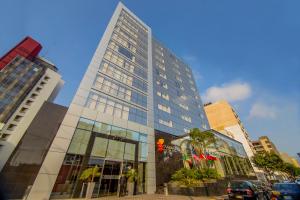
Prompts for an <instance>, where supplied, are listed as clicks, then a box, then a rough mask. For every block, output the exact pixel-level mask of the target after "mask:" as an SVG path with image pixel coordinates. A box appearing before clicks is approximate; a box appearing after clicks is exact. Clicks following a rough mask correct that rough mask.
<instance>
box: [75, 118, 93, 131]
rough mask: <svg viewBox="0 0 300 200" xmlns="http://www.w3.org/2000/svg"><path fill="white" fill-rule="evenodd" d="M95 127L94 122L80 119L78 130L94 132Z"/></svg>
mask: <svg viewBox="0 0 300 200" xmlns="http://www.w3.org/2000/svg"><path fill="white" fill-rule="evenodd" d="M93 125H94V121H92V120H89V119H85V118H80V119H79V122H78V125H77V128H81V129H86V130H92V128H93Z"/></svg>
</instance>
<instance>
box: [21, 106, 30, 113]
mask: <svg viewBox="0 0 300 200" xmlns="http://www.w3.org/2000/svg"><path fill="white" fill-rule="evenodd" d="M27 110H28V108H25V107H23V108H21V110H20V113H26V112H27Z"/></svg>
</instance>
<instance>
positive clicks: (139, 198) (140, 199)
mask: <svg viewBox="0 0 300 200" xmlns="http://www.w3.org/2000/svg"><path fill="white" fill-rule="evenodd" d="M123 199H124V200H131V199H132V200H157V199H158V200H224V199H226V196H219V197H194V196H180V195H169V196H164V195H161V194H152V195H136V196H131V197H121V198H118V197H102V198H98V199H95V200H123ZM65 200H71V199H65ZM82 200H83V199H82ZM93 200H94V199H93Z"/></svg>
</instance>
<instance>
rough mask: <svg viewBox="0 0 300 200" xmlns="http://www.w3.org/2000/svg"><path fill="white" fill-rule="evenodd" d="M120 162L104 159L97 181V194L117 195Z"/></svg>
mask: <svg viewBox="0 0 300 200" xmlns="http://www.w3.org/2000/svg"><path fill="white" fill-rule="evenodd" d="M121 167H122V163H121V162H119V161H109V160H107V161H105V164H104V167H103V172H102V175H101V178H100V181H99V196H111V195H118V193H119V191H120V177H121V173H122V172H121V169H122V168H121Z"/></svg>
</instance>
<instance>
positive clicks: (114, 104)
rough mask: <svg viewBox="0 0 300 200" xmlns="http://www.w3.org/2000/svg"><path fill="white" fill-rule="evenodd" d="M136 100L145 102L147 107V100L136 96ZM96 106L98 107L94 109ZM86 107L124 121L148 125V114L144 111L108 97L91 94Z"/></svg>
mask: <svg viewBox="0 0 300 200" xmlns="http://www.w3.org/2000/svg"><path fill="white" fill-rule="evenodd" d="M134 98H136V99H137V101H139V102H143V104H144V105H145V106H146V105H147V101H146V100H145V99H143V98H141V99H140V98H139V97H138V96H136V95H134ZM95 105H96V107H94V106H95ZM86 107H93V108H94V109H96V110H98V111H100V112H102V113H106V114H109V115H114V116H116V117H118V118H121V119H124V120H130V121H134V122H137V123H140V124H144V125H146V124H147V113H146V112H145V111H143V110H142V109H140V108H136V107H133V106H129V105H127V104H125V103H122V102H120V101H116V100H115V99H111V98H109V97H107V96H102V95H100V94H96V93H95V92H91V93H90V95H89V98H88V100H87V102H86Z"/></svg>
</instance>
